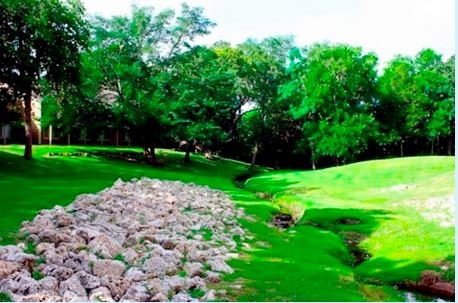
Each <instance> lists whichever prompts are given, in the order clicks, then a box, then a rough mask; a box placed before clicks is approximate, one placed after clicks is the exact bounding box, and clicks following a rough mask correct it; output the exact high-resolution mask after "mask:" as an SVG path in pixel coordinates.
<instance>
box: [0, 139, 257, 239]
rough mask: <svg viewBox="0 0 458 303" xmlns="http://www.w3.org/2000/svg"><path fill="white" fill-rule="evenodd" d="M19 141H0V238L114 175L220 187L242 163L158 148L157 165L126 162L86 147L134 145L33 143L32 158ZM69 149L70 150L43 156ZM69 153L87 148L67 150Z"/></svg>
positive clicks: (109, 181)
mask: <svg viewBox="0 0 458 303" xmlns="http://www.w3.org/2000/svg"><path fill="white" fill-rule="evenodd" d="M22 153H23V146H0V218H1V219H0V237H1V238H3V240H2V241H1V242H0V243H3V244H4V243H11V242H12V241H14V237H15V233H16V231H17V230H18V228H19V226H20V223H21V222H22V221H24V220H31V219H32V218H33V217H34V216H35V215H36V213H37V211H39V210H41V209H48V208H52V207H53V206H55V205H67V204H69V203H70V202H72V201H73V200H74V199H75V197H76V196H77V195H79V194H82V193H94V192H97V191H100V190H102V189H104V188H106V187H109V186H111V185H113V182H114V181H116V180H117V179H118V178H121V179H123V180H125V181H127V180H130V179H132V178H141V177H150V178H159V179H166V180H180V181H183V182H193V183H195V184H199V185H208V186H209V187H212V188H215V189H221V190H228V191H229V190H231V189H233V188H234V184H233V182H232V179H233V178H235V176H237V175H240V174H243V173H244V172H246V170H247V168H248V166H247V165H246V164H244V163H241V162H237V161H231V160H225V159H221V160H215V161H209V160H206V159H205V158H203V157H201V156H195V157H193V158H192V160H193V163H191V164H185V163H183V161H182V159H183V153H180V152H174V151H169V150H167V151H166V150H158V151H157V155H158V158H159V160H160V161H163V162H164V166H163V167H151V166H149V165H146V164H144V163H135V162H133V163H131V162H128V161H125V160H116V159H112V158H107V157H104V156H101V155H100V156H94V155H91V153H97V154H100V153H109V154H112V155H116V154H120V153H124V154H126V153H131V154H136V155H139V157H141V149H139V148H113V147H86V146H85V147H79V146H51V147H48V146H36V147H34V159H33V160H31V161H25V160H24V159H23V158H22ZM50 153H54V154H56V153H57V154H61V155H62V154H63V155H65V153H69V155H70V156H49V154H50ZM74 153H89V155H83V156H71V155H72V154H74Z"/></svg>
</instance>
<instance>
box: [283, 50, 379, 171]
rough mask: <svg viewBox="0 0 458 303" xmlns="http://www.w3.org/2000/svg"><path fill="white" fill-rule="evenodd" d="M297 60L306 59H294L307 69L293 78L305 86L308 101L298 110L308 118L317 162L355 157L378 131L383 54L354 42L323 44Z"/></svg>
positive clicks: (307, 137)
mask: <svg viewBox="0 0 458 303" xmlns="http://www.w3.org/2000/svg"><path fill="white" fill-rule="evenodd" d="M296 60H302V61H303V62H301V63H297V62H294V63H293V64H295V65H297V64H299V66H300V67H302V68H303V69H304V71H302V72H297V71H296V75H297V76H298V77H300V78H299V79H292V80H291V81H293V84H292V85H294V86H296V87H299V88H301V97H302V100H301V103H300V105H299V106H296V107H293V109H292V112H293V114H294V116H295V117H296V119H299V120H301V122H302V127H303V132H304V139H305V140H306V142H307V145H308V147H309V148H310V150H311V155H312V165H313V166H315V161H316V160H317V159H319V158H320V157H323V156H328V157H332V158H333V159H334V160H335V161H336V162H337V163H338V162H339V161H344V162H345V161H347V160H352V159H353V157H354V156H356V155H357V154H359V153H361V152H362V151H364V150H365V149H366V148H367V145H368V142H369V140H370V139H371V138H373V137H374V136H375V130H376V128H375V119H374V117H373V114H372V107H373V104H374V97H373V96H374V91H375V81H376V71H375V67H376V64H377V57H376V56H375V55H374V54H372V53H369V54H363V53H362V51H361V49H360V48H356V47H351V46H348V45H327V44H317V45H314V46H312V47H311V48H310V49H309V50H307V51H306V55H305V56H304V57H302V59H301V58H296ZM299 62H300V61H299ZM287 93H288V92H287ZM291 93H292V92H291V89H290V88H289V94H291ZM286 96H287V94H286ZM292 97H296V98H297V93H293V95H292Z"/></svg>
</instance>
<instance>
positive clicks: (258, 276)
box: [0, 146, 454, 301]
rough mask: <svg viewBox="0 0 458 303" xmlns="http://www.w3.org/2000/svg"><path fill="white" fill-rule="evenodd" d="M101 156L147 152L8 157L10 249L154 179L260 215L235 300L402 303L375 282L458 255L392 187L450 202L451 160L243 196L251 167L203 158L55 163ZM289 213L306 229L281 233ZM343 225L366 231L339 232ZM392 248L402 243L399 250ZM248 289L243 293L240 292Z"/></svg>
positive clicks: (288, 178)
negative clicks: (41, 223) (38, 225)
mask: <svg viewBox="0 0 458 303" xmlns="http://www.w3.org/2000/svg"><path fill="white" fill-rule="evenodd" d="M100 151H104V152H121V151H122V152H124V153H125V152H129V151H130V152H136V153H138V152H139V149H116V148H100V147H94V148H89V147H56V146H53V147H47V146H39V147H36V148H35V155H34V156H35V159H34V160H32V161H30V162H28V161H24V160H23V159H22V158H21V154H22V147H20V146H8V147H0V193H1V195H0V199H1V200H0V201H1V202H0V236H1V237H3V242H2V243H3V244H5V243H10V242H12V241H13V240H14V233H15V232H16V231H17V229H18V227H19V225H20V222H22V221H23V220H30V219H32V218H33V217H34V215H35V214H36V212H37V211H38V210H40V209H43V208H51V207H53V206H54V205H56V204H59V205H66V204H68V203H70V202H71V201H72V200H73V199H74V197H75V196H76V195H78V194H81V193H86V192H96V191H99V190H101V189H103V188H105V187H107V186H111V185H112V183H113V181H115V180H116V179H117V178H122V179H123V180H129V179H131V178H140V177H142V176H147V177H152V178H161V179H168V180H181V181H184V182H193V183H195V184H200V185H208V186H209V187H212V188H216V189H221V190H224V191H226V192H227V193H228V194H230V195H231V196H232V198H233V199H234V201H236V203H237V204H238V205H239V206H243V207H244V208H245V210H246V212H247V213H248V214H249V215H251V217H252V219H244V220H241V221H242V224H243V225H244V227H245V228H246V229H248V230H249V231H250V232H251V233H252V234H253V238H252V239H251V240H249V241H248V243H244V244H243V245H242V247H243V249H242V250H241V251H240V258H238V259H235V260H233V261H232V262H231V265H232V266H233V267H235V268H236V269H237V270H236V272H235V274H233V275H232V276H229V277H227V282H228V283H223V284H221V287H225V288H227V289H228V294H229V296H230V299H232V300H245V301H362V300H376V301H385V300H392V301H393V300H394V301H399V300H402V299H403V298H402V296H401V295H402V294H401V293H400V292H398V291H396V290H394V289H393V288H391V287H389V286H385V285H383V283H379V284H377V283H376V284H373V282H374V280H377V281H378V282H387V281H388V280H390V279H388V278H390V277H392V278H393V279H396V281H398V280H397V279H401V278H404V277H412V278H418V274H419V273H420V271H421V270H422V269H424V268H426V267H428V266H430V265H427V264H426V263H428V264H432V263H434V262H435V261H438V260H443V259H447V258H451V257H452V256H453V255H454V249H453V247H454V246H453V242H454V241H453V240H454V238H453V237H452V238H450V236H452V235H453V229H452V228H450V227H440V226H439V225H438V224H435V223H431V222H429V223H428V222H427V221H425V220H423V219H422V217H421V216H420V215H417V213H413V214H415V215H411V214H412V213H411V209H415V205H414V204H412V203H410V204H409V203H406V205H405V206H403V202H404V201H407V202H409V201H410V202H412V198H413V196H409V191H408V190H405V191H399V192H396V193H393V192H390V190H391V189H393V186H396V185H399V184H403V185H404V184H407V183H409V184H414V183H415V184H416V185H417V187H416V188H417V189H418V190H419V191H421V192H422V193H423V194H424V196H423V197H424V198H425V199H426V198H427V197H435V196H437V195H438V194H439V192H440V193H441V195H442V194H444V195H446V194H448V193H449V192H450V190H449V187H450V186H451V185H453V177H454V176H453V160H452V159H451V158H437V159H438V160H435V159H436V158H424V159H419V160H417V161H415V160H414V159H412V160H409V159H405V160H406V161H407V162H408V163H410V164H409V165H408V166H403V165H401V164H402V163H403V162H402V161H404V159H403V160H390V161H386V162H383V161H382V162H380V163H379V164H377V162H368V163H367V164H365V163H362V164H355V165H352V166H348V167H340V168H333V169H328V170H323V171H317V172H302V173H299V172H290V173H268V174H265V175H262V176H260V177H257V178H254V179H253V180H250V181H249V182H248V186H247V188H245V189H239V188H236V187H235V186H234V183H233V179H234V178H235V177H236V176H238V175H241V174H243V173H246V171H247V168H248V166H247V165H246V164H244V163H240V162H237V161H230V160H224V159H219V160H214V161H209V160H206V159H204V158H203V157H200V156H194V157H193V163H191V164H184V163H183V161H182V158H183V154H182V153H178V152H171V151H159V153H158V154H159V158H160V159H161V160H162V161H164V166H163V167H159V168H156V167H150V166H147V165H145V164H142V163H129V162H127V161H123V160H114V159H108V158H106V157H103V156H88V157H84V156H83V157H73V156H48V153H49V152H59V153H65V152H70V153H72V152H100ZM396 161H401V162H396ZM409 161H410V162H409ZM374 163H375V164H377V165H375V164H374ZM384 163H385V164H384ZM415 163H417V164H415ZM428 163H430V164H428ZM358 165H359V166H358ZM365 165H367V166H365ZM371 165H375V166H371ZM431 165H432V167H430V166H431ZM389 166H392V167H391V168H390V167H389ZM383 167H384V168H383ZM347 168H348V170H347ZM370 170H372V171H370ZM433 175H437V176H438V177H440V178H442V179H440V178H439V179H437V180H436V179H434V180H435V181H434V180H432V179H431V178H430V177H431V176H433ZM415 176H416V177H415ZM412 178H414V179H412ZM371 180H372V181H371ZM422 182H423V183H422ZM434 182H435V183H434ZM423 186H429V187H431V189H428V190H427V189H425V188H423ZM371 188H372V189H371ZM387 188H388V189H387ZM390 188H391V189H390ZM412 188H414V187H413V185H412ZM378 189H380V190H378ZM451 190H452V192H453V189H451ZM254 192H271V193H273V194H275V196H274V198H275V199H274V200H275V201H274V202H275V203H271V202H270V201H267V200H262V199H259V198H257V197H256V196H255V195H254ZM374 195H375V196H374ZM419 195H420V194H419ZM391 198H396V199H391ZM404 198H405V199H404ZM291 202H293V203H291ZM395 202H397V203H398V205H396V203H395ZM407 205H410V206H407ZM412 205H413V206H412ZM280 208H281V209H293V210H294V213H295V214H298V215H297V217H298V218H299V217H300V215H301V214H302V212H303V213H304V216H303V217H302V218H301V219H300V221H299V222H300V224H298V225H296V226H295V227H293V228H290V229H288V230H286V231H281V230H278V229H276V228H272V227H271V226H270V224H269V222H270V220H271V216H272V214H273V213H275V212H276V211H278V209H280ZM304 210H305V211H304ZM340 219H358V220H360V221H361V222H360V223H359V224H353V225H345V224H336V222H340V221H339V220H340ZM411 219H412V220H411ZM308 223H312V224H308ZM425 223H428V224H425ZM396 224H397V225H396ZM417 225H422V226H421V227H419V226H417ZM392 226H395V227H393V228H392ZM428 226H429V227H428ZM412 228H414V229H412ZM415 228H417V229H415ZM345 230H347V231H355V230H356V231H358V232H359V233H361V234H366V235H368V238H367V239H366V240H365V241H363V242H362V245H363V246H364V247H366V248H367V249H368V250H369V252H370V253H371V254H372V255H373V258H372V259H371V260H370V261H366V262H364V263H363V264H362V265H359V266H358V267H356V269H355V268H353V267H352V260H353V259H352V256H351V254H350V253H349V251H348V249H347V247H346V246H345V244H344V242H343V241H342V232H343V231H345ZM406 230H407V231H410V232H409V233H408V234H405V233H404V235H405V236H407V237H408V238H404V240H403V238H402V236H401V235H402V234H403V233H402V232H403V231H406ZM392 231H394V233H395V235H392V233H391V232H392ZM417 231H420V233H418V234H417ZM422 233H423V234H422ZM390 237H391V238H390ZM433 237H436V239H435V240H436V241H432V239H433ZM392 239H395V241H396V242H394V244H393V245H391V244H390V242H391V241H393V240H392ZM419 242H424V244H423V245H422V246H419V247H418V248H416V249H414V250H413V251H414V252H413V253H406V252H405V253H403V252H404V251H407V252H411V251H412V248H409V249H404V248H402V247H403V246H401V245H402V244H404V243H413V244H409V246H408V247H415V245H417V246H418V243H419ZM433 242H434V243H433ZM390 245H391V246H390ZM393 248H394V249H393ZM415 251H416V252H417V253H415ZM396 252H397V254H398V255H396ZM400 252H401V253H400ZM399 256H401V258H400V257H399ZM412 256H413V258H411V257H412ZM421 256H423V257H421ZM361 277H362V278H365V279H367V281H365V282H364V281H363V280H364V279H361ZM369 280H370V281H369ZM377 281H375V282H377ZM369 282H370V284H369ZM389 282H391V281H389ZM240 284H243V286H242V288H241V289H237V288H236V287H237V285H240ZM233 286H235V287H234V288H232V287H233Z"/></svg>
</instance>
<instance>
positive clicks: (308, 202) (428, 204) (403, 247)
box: [247, 157, 455, 284]
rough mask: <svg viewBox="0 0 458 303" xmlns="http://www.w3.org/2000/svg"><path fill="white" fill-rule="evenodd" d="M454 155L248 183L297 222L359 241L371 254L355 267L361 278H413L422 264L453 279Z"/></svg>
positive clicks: (261, 178) (372, 163)
mask: <svg viewBox="0 0 458 303" xmlns="http://www.w3.org/2000/svg"><path fill="white" fill-rule="evenodd" d="M454 161H455V160H454V158H453V157H413V158H402V159H391V160H380V161H368V162H363V163H356V164H352V165H347V166H343V167H335V168H330V169H325V170H320V171H314V172H288V173H277V172H273V173H268V174H264V175H262V176H259V177H255V178H253V179H251V180H249V182H248V184H247V187H248V188H251V189H256V188H262V189H263V190H265V191H269V192H270V193H271V194H273V200H274V202H275V203H276V204H277V205H278V206H279V208H281V209H283V211H285V212H290V213H292V214H293V215H294V216H295V217H297V218H300V219H299V222H298V226H299V228H310V226H315V228H317V229H319V230H323V231H325V230H328V231H331V232H333V234H335V235H339V236H341V237H342V238H343V239H347V240H352V239H351V238H352V237H353V238H357V239H356V240H360V241H361V243H360V247H362V248H364V249H365V250H366V251H367V252H368V253H369V254H370V256H371V258H370V259H369V260H367V261H365V262H363V263H362V264H361V265H358V266H356V268H355V270H354V273H355V276H356V277H358V278H359V280H360V281H361V280H362V281H367V282H371V283H376V284H377V283H378V284H384V283H385V284H386V283H395V282H399V281H402V280H406V279H411V280H416V279H418V278H419V275H420V273H421V271H422V270H424V269H427V268H432V269H435V270H438V271H442V272H443V276H444V278H445V279H449V280H453V279H454V276H455V275H454V260H455V244H454V239H455V234H454V222H455V219H454V210H455V208H454V202H453V201H454V176H455V171H454ZM353 240H355V239H353Z"/></svg>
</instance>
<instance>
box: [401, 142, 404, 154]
mask: <svg viewBox="0 0 458 303" xmlns="http://www.w3.org/2000/svg"><path fill="white" fill-rule="evenodd" d="M401 157H404V140H402V139H401Z"/></svg>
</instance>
